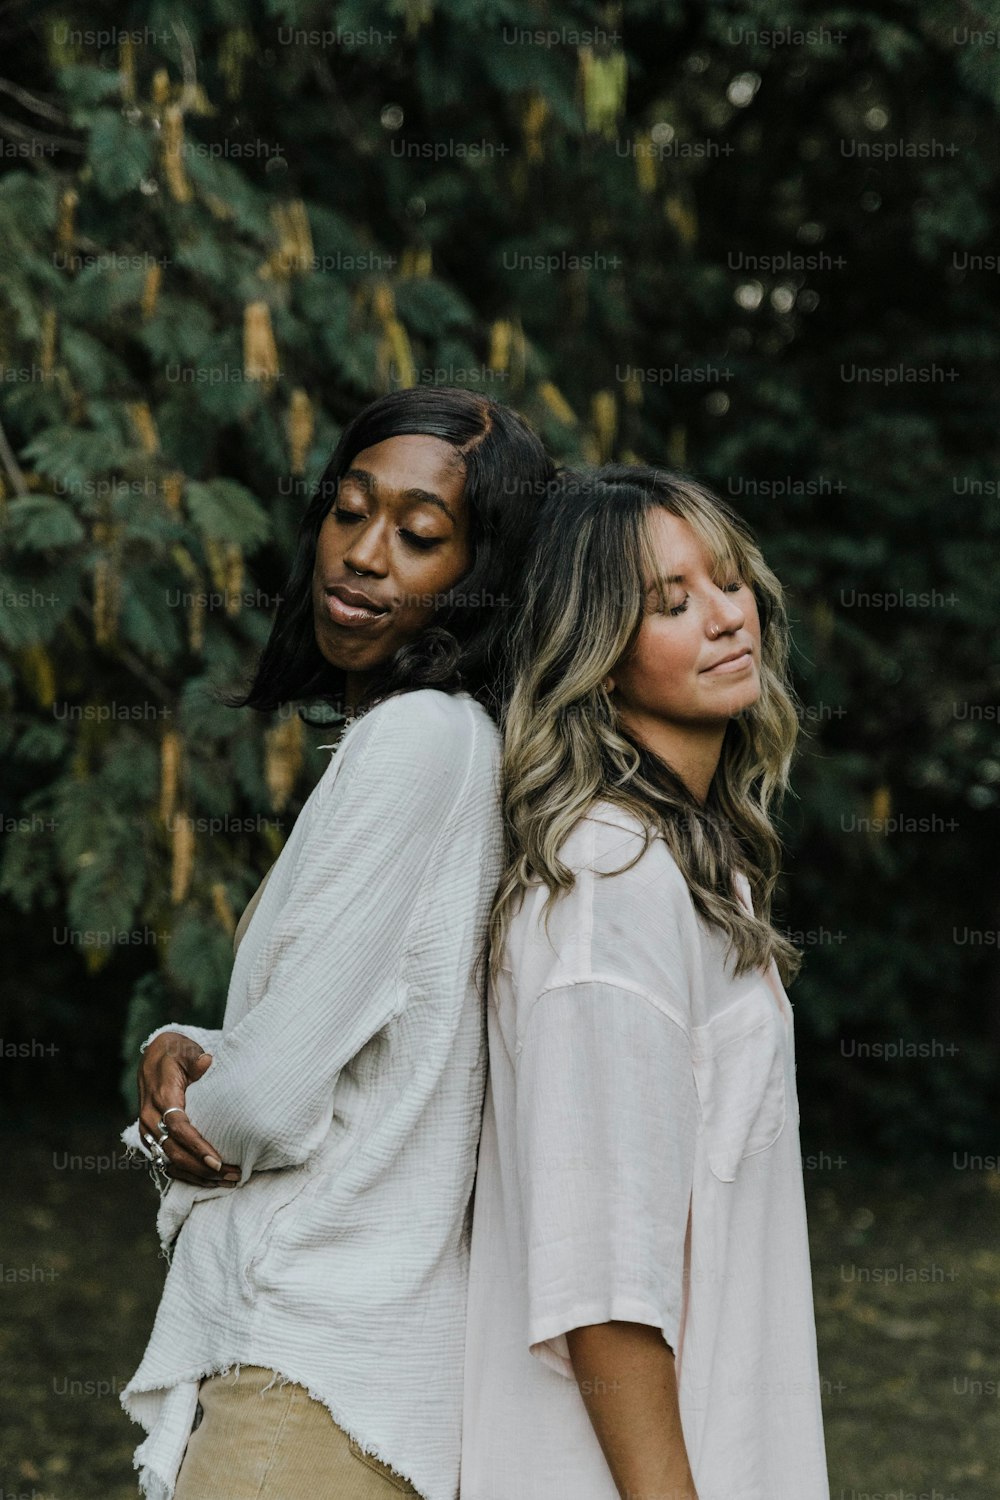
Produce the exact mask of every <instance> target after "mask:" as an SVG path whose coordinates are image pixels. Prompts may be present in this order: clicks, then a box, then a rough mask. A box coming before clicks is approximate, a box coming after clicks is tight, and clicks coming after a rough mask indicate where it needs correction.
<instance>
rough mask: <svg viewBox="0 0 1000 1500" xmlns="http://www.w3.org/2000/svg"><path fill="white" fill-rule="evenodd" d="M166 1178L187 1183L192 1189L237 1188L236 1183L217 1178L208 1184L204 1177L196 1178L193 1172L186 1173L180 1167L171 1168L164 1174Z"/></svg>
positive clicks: (210, 1180) (211, 1179)
mask: <svg viewBox="0 0 1000 1500" xmlns="http://www.w3.org/2000/svg"><path fill="white" fill-rule="evenodd" d="M164 1175H165V1176H166V1177H170V1178H172V1179H173V1180H174V1181H175V1182H187V1183H190V1185H191V1186H192V1187H199V1188H200V1187H235V1186H236V1184H235V1182H224V1181H222V1180H220V1179H219V1178H217V1177H213V1178H210V1179H209V1180H208V1181H207V1182H206V1181H205V1179H204V1178H203V1177H196V1176H195V1175H194V1174H193V1173H192V1172H185V1171H183V1170H182V1169H181V1168H180V1167H169V1168H167V1170H166V1172H165V1173H164Z"/></svg>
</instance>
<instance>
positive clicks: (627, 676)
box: [607, 506, 760, 728]
mask: <svg viewBox="0 0 1000 1500" xmlns="http://www.w3.org/2000/svg"><path fill="white" fill-rule="evenodd" d="M647 524H648V527H649V536H650V540H651V542H652V544H653V550H654V552H655V554H656V559H657V562H658V564H659V567H660V572H661V575H662V577H663V578H664V581H665V599H664V602H665V606H666V608H665V609H661V607H660V601H659V593H658V590H657V588H656V584H655V580H654V579H653V578H647V579H644V580H643V583H644V585H646V586H648V587H647V592H646V596H645V599H646V604H645V614H644V615H643V620H642V625H641V627H640V630H639V634H638V637H637V639H636V641H635V643H634V645H633V647H632V649H631V651H630V652H629V653H628V654H627V655H626V656H625V657H623V659H622V660H621V661H620V662H619V663H618V665H617V666H616V667H615V669H614V672H613V673H612V674H611V677H610V678H609V679H608V684H607V685H608V686H609V691H611V692H612V694H613V698H614V701H615V703H616V704H617V705H618V707H619V710H620V711H622V713H623V715H624V717H626V718H627V719H631V720H632V721H633V722H634V723H640V722H646V721H649V720H659V721H661V722H664V723H668V724H676V725H678V726H689V727H691V728H695V727H697V726H703V727H707V726H714V727H716V728H722V727H724V721H725V720H727V719H729V718H731V717H732V716H733V715H734V714H737V713H739V712H740V711H741V710H742V709H745V708H749V707H750V706H751V705H752V704H754V703H756V701H757V699H758V698H759V696H760V618H759V616H758V613H757V601H756V598H755V597H754V593H753V590H752V588H751V587H750V585H749V583H747V582H746V581H745V580H743V579H741V578H738V577H735V576H734V577H732V578H720V579H718V581H717V582H713V580H712V577H711V575H710V567H711V559H710V557H709V556H708V555H707V554H706V552H705V550H704V547H703V546H702V543H701V542H700V541H699V539H698V537H697V535H696V533H695V532H694V530H693V529H692V527H691V526H690V524H689V523H688V522H687V521H683V520H681V519H680V518H679V517H678V516H674V515H671V514H670V512H669V511H666V510H664V509H662V507H660V506H657V507H656V508H655V509H654V510H652V511H651V512H650V513H649V515H648V517H647ZM667 580H669V581H667ZM734 656H735V657H736V659H735V660H731V661H728V662H726V661H724V658H727V657H734Z"/></svg>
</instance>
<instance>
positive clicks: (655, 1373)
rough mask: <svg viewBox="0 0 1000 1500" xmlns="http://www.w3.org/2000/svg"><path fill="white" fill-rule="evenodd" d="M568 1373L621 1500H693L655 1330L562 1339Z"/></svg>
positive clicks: (596, 1327) (666, 1348) (599, 1327)
mask: <svg viewBox="0 0 1000 1500" xmlns="http://www.w3.org/2000/svg"><path fill="white" fill-rule="evenodd" d="M566 1343H567V1345H568V1347H569V1354H570V1359H571V1360H572V1363H573V1372H574V1374H575V1375H576V1379H577V1382H578V1384H579V1387H580V1394H581V1396H582V1397H583V1401H584V1405H585V1406H586V1408H587V1413H588V1415H589V1417H590V1420H591V1423H592V1425H593V1428H594V1431H595V1433H596V1434H597V1440H598V1442H599V1443H600V1445H601V1448H602V1450H603V1453H604V1456H605V1458H606V1459H607V1462H608V1467H609V1469H610V1470H611V1475H612V1478H613V1479H614V1482H615V1485H616V1486H617V1489H618V1493H619V1495H620V1496H621V1497H622V1500H627V1497H630V1496H638V1495H642V1496H649V1497H655V1500H698V1497H697V1492H696V1490H695V1487H694V1480H693V1478H692V1476H691V1469H690V1466H689V1464H688V1456H687V1449H686V1447H685V1445H684V1433H683V1431H682V1428H681V1417H680V1406H679V1404H678V1399H677V1376H676V1372H675V1369H674V1354H673V1350H672V1349H671V1348H670V1345H669V1344H668V1343H667V1342H666V1340H665V1339H664V1337H663V1334H662V1333H661V1332H660V1330H659V1329H658V1328H652V1327H649V1326H647V1325H646V1324H644V1323H624V1322H612V1323H594V1324H591V1325H589V1326H587V1327H583V1328H574V1329H573V1330H571V1331H570V1332H568V1333H567V1335H566Z"/></svg>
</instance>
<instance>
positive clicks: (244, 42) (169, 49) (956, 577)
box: [0, 0, 1000, 1500]
mask: <svg viewBox="0 0 1000 1500" xmlns="http://www.w3.org/2000/svg"><path fill="white" fill-rule="evenodd" d="M0 39H2V43H3V46H2V62H0V174H2V175H0V245H2V261H0V404H2V410H0V545H2V553H0V582H2V604H3V608H2V611H0V643H2V648H3V653H2V660H0V695H2V702H3V709H4V712H3V717H2V729H0V753H2V758H3V778H2V792H0V818H2V860H0V898H2V899H0V941H2V945H3V949H4V953H5V957H6V960H7V962H6V963H5V965H4V969H5V977H4V979H3V981H2V988H0V1000H2V1012H0V1032H2V1079H3V1091H2V1093H3V1116H2V1143H3V1150H4V1154H5V1157H6V1160H7V1164H8V1168H9V1177H10V1180H11V1183H12V1195H11V1196H12V1201H11V1205H10V1207H9V1209H8V1212H7V1214H6V1215H5V1220H4V1226H3V1236H4V1238H3V1243H2V1247H0V1254H2V1263H0V1295H2V1298H3V1304H2V1305H3V1311H4V1313H5V1315H6V1316H5V1317H4V1318H3V1320H2V1331H0V1354H2V1360H0V1366H2V1371H3V1386H4V1399H5V1405H6V1412H5V1419H4V1421H3V1428H4V1433H5V1437H4V1439H3V1442H4V1449H3V1454H2V1466H0V1485H2V1495H3V1500H14V1497H15V1496H21V1497H30V1500H75V1497H79V1500H90V1497H95V1500H96V1497H103V1500H125V1497H128V1496H132V1495H135V1494H137V1489H136V1485H135V1479H134V1476H133V1474H132V1469H131V1454H132V1449H133V1447H134V1445H135V1444H136V1442H138V1441H139V1439H140V1437H141V1430H140V1429H139V1428H136V1427H133V1426H132V1424H131V1423H130V1422H129V1421H128V1419H127V1418H126V1417H125V1416H124V1415H123V1413H122V1412H121V1410H120V1407H119V1403H118V1392H119V1391H120V1390H121V1389H122V1387H123V1386H124V1385H125V1383H126V1382H127V1380H128V1379H129V1377H130V1376H131V1374H132V1372H133V1370H134V1368H135V1366H136V1365H137V1363H138V1361H139V1358H140V1356H141V1353H142V1350H143V1348H144V1346H145V1342H146V1339H147V1337H148V1334H149V1330H150V1327H151V1322H152V1317H153V1313H154V1311H155V1307H156V1303H157V1300H158V1295H159V1288H160V1285H161V1284H162V1276H163V1271H164V1263H163V1261H162V1259H160V1258H159V1257H158V1254H157V1247H156V1242H155V1236H154V1230H153V1218H154V1212H155V1207H156V1201H157V1200H156V1194H155V1191H154V1188H153V1186H152V1185H151V1183H150V1182H149V1181H148V1179H147V1175H146V1173H145V1171H142V1170H139V1171H137V1170H135V1169H130V1168H129V1167H128V1166H127V1165H126V1164H125V1163H124V1161H123V1159H122V1157H121V1156H120V1154H119V1153H120V1147H119V1143H118V1133H119V1131H120V1130H121V1129H122V1127H123V1126H124V1125H125V1124H126V1123H127V1121H128V1120H129V1119H130V1118H132V1116H133V1111H134V1104H135V1094H134V1070H135V1063H136V1059H137V1049H138V1045H139V1043H140V1041H141V1040H142V1039H143V1038H144V1037H145V1036H146V1035H147V1034H148V1032H149V1031H150V1030H151V1029H152V1028H153V1027H154V1026H156V1025H158V1024H160V1023H161V1022H163V1021H166V1020H171V1019H174V1020H189V1021H190V1020H195V1021H200V1022H202V1023H203V1024H209V1025H212V1024H218V1022H219V1018H220V1017H221V1014H222V1009H223V1004H224V1000H225V993H226V986H227V983H228V975H229V967H230V963H231V944H232V935H233V929H234V926H235V923H236V921H237V920H238V918H239V915H240V913H241V911H242V909H243V907H244V905H245V904H246V902H247V900H248V899H249V897H250V895H251V894H252V892H253V890H254V889H255V887H256V886H257V884H258V882H259V880H260V878H261V876H262V875H263V873H264V872H265V870H266V869H267V868H268V866H269V865H270V864H271V863H272V861H273V859H274V857H275V855H276V854H277V852H278V851H279V850H280V848H281V846H282V844H283V843H284V840H285V839H286V837H287V835H288V831H289V829H290V827H291V825H292V823H293V822H294V819H295V816H296V814H297V812H298V810H299V808H300V807H301V804H302V802H303V801H304V799H305V797H306V796H307V795H308V792H309V790H310V789H311V787H312V786H313V785H314V784H315V781H316V779H317V778H318V776H319V775H320V774H321V772H322V770H323V768H324V767H325V765H326V763H327V757H328V752H327V751H323V750H320V749H319V748H318V746H319V744H321V743H322V742H323V741H324V740H325V739H326V738H327V736H326V735H324V733H323V732H322V730H321V729H310V728H309V727H307V726H304V725H303V724H302V722H301V721H300V719H299V718H298V717H297V716H295V715H294V714H290V713H285V714H280V715H279V714H276V715H274V716H273V717H272V718H271V719H267V718H261V717H259V716H255V715H253V714H251V713H249V712H248V711H238V710H230V709H226V708H221V707H219V706H218V705H217V703H216V702H215V701H214V699H213V696H212V694H213V690H214V689H217V688H224V689H225V688H230V687H232V686H234V685H235V684H236V683H238V681H239V680H240V679H241V678H242V677H243V675H244V674H245V672H246V671H247V670H248V668H249V666H250V665H251V664H252V662H253V659H254V657H255V654H256V652H257V651H258V650H259V648H260V647H261V645H262V644H263V642H264V640H265V638H266V635H267V632H268V626H269V620H270V617H271V613H272V611H273V608H274V606H275V602H276V595H277V593H278V591H279V590H280V588H281V587H282V584H283V582H284V579H285V572H286V567H287V564H288V561H289V558H290V553H291V548H292V544H293V539H294V536H295V532H296V528H297V525H298V520H299V517H300V515H301V513H302V511H303V509H304V508H305V505H306V502H307V498H308V496H309V493H310V489H311V485H312V483H313V482H314V480H315V479H316V477H317V476H318V474H319V472H320V470H321V468H322V467H323V464H324V462H325V459H326V457H327V456H328V455H329V452H330V450H331V448H332V446H333V444H334V443H335V441H336V439H337V436H338V434H339V432H340V430H341V428H342V426H343V425H344V423H345V422H346V421H347V420H348V419H349V418H350V417H351V416H352V415H353V414H354V413H355V412H356V411H357V410H358V409H359V407H361V406H362V405H363V404H364V403H365V402H367V401H368V400H370V399H371V398H372V397H373V396H375V395H377V394H379V393H380V392H383V391H387V390H391V389H394V388H397V387H400V386H411V385H414V384H417V383H422V382H423V383H433V384H445V385H461V386H468V387H470V388H473V389H477V390H483V391H486V392H488V393H489V394H490V395H493V396H496V397H498V398H499V399H501V400H504V401H507V402H509V403H511V404H512V405H514V406H516V407H517V408H518V409H519V410H520V411H522V412H523V413H524V414H525V415H526V416H527V417H528V418H529V420H530V421H532V422H533V423H534V424H535V425H536V427H537V428H538V430H539V431H540V432H541V433H542V435H543V437H544V439H545V441H546V442H547V444H548V445H549V447H550V449H551V451H552V452H553V453H554V455H555V456H556V457H557V458H559V459H563V460H572V459H586V460H591V461H602V460H605V459H609V458H613V459H618V460H623V461H629V460H638V461H642V462H652V463H659V464H662V465H667V466H674V467H681V468H684V469H687V470H688V471H690V472H692V473H694V474H696V475H697V476H698V477H700V478H701V479H703V480H705V481H707V482H708V483H709V484H711V485H712V486H714V487H715V489H716V490H717V492H718V493H719V494H721V495H722V496H723V497H725V498H727V499H728V500H729V501H730V502H731V503H732V504H733V505H735V506H736V508H737V509H738V510H739V511H740V512H741V513H742V514H743V515H744V516H746V518H747V519H748V520H749V522H750V523H751V524H752V526H753V527H754V528H755V529H756V531H757V533H758V535H759V537H760V539H761V542H762V545H763V547H764V551H765V554H766V556H767V558H768V560H769V562H770V563H771V565H772V566H773V567H774V569H775V570H776V572H777V573H778V575H779V577H780V578H781V579H782V581H783V582H784V584H785V585H786V587H787V590H788V595H789V608H790V612H791V616H792V619H793V629H794V642H795V650H794V661H793V665H794V673H795V681H796V686H797V690H798V693H799V696H800V698H801V702H802V729H803V738H802V746H801V753H800V756H799V759H798V762H797V767H796V770H795V774H794V781H793V785H794V796H793V797H791V798H789V800H788V801H787V803H786V805H785V808H784V811H783V819H782V827H783V833H784V837H785V840H786V847H787V860H786V874H785V878H784V882H783V886H782V891H781V899H780V902H779V905H778V920H779V922H780V924H781V925H782V926H784V927H785V928H786V929H787V930H788V932H789V934H790V936H791V937H792V939H793V941H795V942H796V943H797V944H798V945H799V947H800V948H801V949H802V950H803V951H804V953H805V963H804V966H803V970H802V973H801V976H800V977H799V979H798V980H797V981H796V983H795V984H794V986H793V987H792V991H791V999H792V1002H793V1005H794V1007H795V1013H796V1047H797V1061H798V1081H799V1095H800V1106H801V1115H802V1126H801V1129H802V1144H803V1153H804V1165H805V1181H806V1194H807V1202H808V1208H809V1215H810V1231H811V1237H812V1248H813V1264H814V1281H815V1288H816V1305H817V1320H818V1327H819V1337H820V1363H821V1371H822V1375H823V1399H824V1409H825V1414H826V1424H827V1441H828V1449H829V1460H830V1478H831V1488H832V1492H833V1495H834V1496H835V1497H850V1500H864V1496H865V1495H866V1494H871V1493H876V1492H877V1493H882V1494H885V1495H892V1496H893V1497H896V1496H898V1497H900V1500H902V1497H904V1496H910V1497H911V1500H913V1497H914V1496H916V1495H926V1496H934V1500H946V1497H947V1500H985V1497H987V1496H988V1495H992V1494H993V1490H992V1489H991V1488H990V1485H989V1480H988V1473H989V1471H990V1467H991V1465H990V1461H989V1457H988V1455H989V1453H990V1452H991V1451H992V1452H993V1453H994V1457H995V1454H996V1452H997V1451H998V1450H1000V1410H998V1403H997V1399H996V1397H997V1394H998V1392H1000V1382H998V1379H997V1377H998V1368H997V1365H998V1360H997V1351H998V1335H1000V1253H998V1248H997V1246H998V1230H1000V1213H998V1208H1000V1128H998V1114H997V1089H996V1077H997V1063H996V1059H997V1052H998V1043H1000V1003H998V1002H1000V963H998V945H1000V900H998V898H1000V888H998V876H997V869H996V859H995V851H996V848H997V838H998V832H1000V820H998V812H997V809H998V790H1000V746H998V739H997V721H998V717H1000V650H998V644H997V642H998V631H1000V567H998V545H997V543H998V538H1000V500H998V495H1000V443H998V435H997V397H998V388H997V387H998V376H997V369H998V366H997V356H998V353H1000V297H998V285H1000V280H998V271H1000V232H998V209H997V204H998V201H1000V197H998V187H1000V182H998V178H1000V151H998V145H1000V140H998V129H997V125H998V107H1000V45H998V39H1000V7H998V6H997V5H996V4H995V3H992V0H991V3H989V4H984V3H978V4H975V5H971V4H970V5H962V6H961V7H957V6H954V5H949V4H944V3H941V0H931V3H922V4H921V5H920V6H919V8H918V7H917V6H916V5H912V4H907V3H888V0H886V3H880V4H875V5H869V6H853V5H847V6H841V7H839V8H837V9H831V10H824V11H823V12H822V15H820V14H818V13H816V12H814V11H813V10H812V8H809V7H805V6H796V5H782V6H779V5H777V4H772V3H769V0H760V3H758V4H754V5H748V4H728V3H721V4H713V5H712V6H710V7H709V6H697V5H693V4H691V3H686V4H681V3H673V0H655V3H653V0H635V3H631V0H630V3H629V4H628V5H627V6H625V5H614V4H593V3H567V4H556V3H552V4H544V5H543V4H538V5H533V4H528V3H524V0H394V3H387V4H381V5H378V4H368V3H364V4H363V3H361V0H356V3H343V4H311V3H309V0H268V3H265V4H252V3H251V0H207V3H202V4H200V5H195V4H194V3H193V0H192V3H189V4H188V3H182V0H170V3H169V4H163V5H156V4H132V5H128V4H125V5H122V4H116V5H112V4H110V3H108V4H88V5H86V6H81V5H76V4H73V3H71V0H70V3H66V4H58V5H51V4H45V3H39V4H31V3H19V0H8V3H7V4H5V5H4V6H2V7H0Z"/></svg>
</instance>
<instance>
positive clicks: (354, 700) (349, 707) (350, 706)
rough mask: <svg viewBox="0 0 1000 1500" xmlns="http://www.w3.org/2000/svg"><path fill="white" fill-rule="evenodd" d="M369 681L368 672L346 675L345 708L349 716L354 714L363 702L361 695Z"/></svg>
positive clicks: (346, 673) (348, 673)
mask: <svg viewBox="0 0 1000 1500" xmlns="http://www.w3.org/2000/svg"><path fill="white" fill-rule="evenodd" d="M367 681H368V673H367V672H345V673H344V708H345V709H346V711H347V712H348V713H349V714H352V713H354V711H355V709H356V708H357V706H358V704H359V703H360V702H361V695H362V693H363V692H364V689H365V684H366V682H367Z"/></svg>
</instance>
